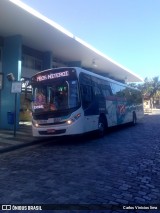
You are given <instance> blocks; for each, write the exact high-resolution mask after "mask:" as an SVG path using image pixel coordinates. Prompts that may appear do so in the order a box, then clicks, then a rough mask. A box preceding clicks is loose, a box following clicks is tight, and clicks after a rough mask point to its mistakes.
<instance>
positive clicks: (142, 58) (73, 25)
mask: <svg viewBox="0 0 160 213" xmlns="http://www.w3.org/2000/svg"><path fill="white" fill-rule="evenodd" d="M21 1H22V2H24V3H26V4H27V5H29V6H31V7H32V8H34V9H36V10H37V11H39V12H40V13H42V14H43V15H45V16H47V17H48V18H49V19H51V20H53V21H54V22H56V23H58V24H59V25H61V26H62V27H63V28H65V29H66V30H68V31H70V32H71V33H72V34H74V35H75V36H77V37H79V38H81V39H82V40H84V41H85V42H87V43H88V44H90V45H92V46H93V47H95V48H96V49H97V50H99V51H100V52H102V53H104V54H105V55H106V56H108V57H110V58H112V59H113V60H114V61H116V62H117V63H119V64H121V65H122V66H124V67H126V68H127V69H129V70H131V71H132V72H134V73H136V74H137V75H139V76H140V77H142V78H145V77H148V78H153V77H155V76H159V77H160V12H159V11H160V0H21Z"/></svg>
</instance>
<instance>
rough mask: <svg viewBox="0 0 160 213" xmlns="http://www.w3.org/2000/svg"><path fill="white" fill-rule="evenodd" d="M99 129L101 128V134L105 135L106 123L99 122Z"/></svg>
mask: <svg viewBox="0 0 160 213" xmlns="http://www.w3.org/2000/svg"><path fill="white" fill-rule="evenodd" d="M98 129H99V135H100V136H103V135H104V124H103V122H99V125H98Z"/></svg>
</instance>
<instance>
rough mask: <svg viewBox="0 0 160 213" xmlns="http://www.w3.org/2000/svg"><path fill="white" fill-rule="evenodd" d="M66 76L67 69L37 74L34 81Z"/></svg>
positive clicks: (67, 73)
mask: <svg viewBox="0 0 160 213" xmlns="http://www.w3.org/2000/svg"><path fill="white" fill-rule="evenodd" d="M66 76H69V71H64V72H58V73H50V74H45V75H38V76H37V77H36V81H45V80H50V79H55V78H61V77H66Z"/></svg>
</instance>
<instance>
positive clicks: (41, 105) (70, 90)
mask: <svg viewBox="0 0 160 213" xmlns="http://www.w3.org/2000/svg"><path fill="white" fill-rule="evenodd" d="M78 106H79V92H78V81H77V80H63V81H55V82H52V83H51V82H50V84H41V83H39V84H36V85H34V86H33V112H37V113H38V112H47V111H58V110H66V109H72V108H75V107H78Z"/></svg>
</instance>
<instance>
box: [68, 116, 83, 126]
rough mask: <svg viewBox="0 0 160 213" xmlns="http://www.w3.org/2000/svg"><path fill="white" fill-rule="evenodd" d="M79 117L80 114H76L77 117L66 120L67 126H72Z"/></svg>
mask: <svg viewBox="0 0 160 213" xmlns="http://www.w3.org/2000/svg"><path fill="white" fill-rule="evenodd" d="M80 117H81V113H78V114H77V115H75V116H74V117H72V118H70V119H69V120H67V124H69V125H70V124H72V123H74V122H75V121H76V120H78V118H80Z"/></svg>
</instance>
